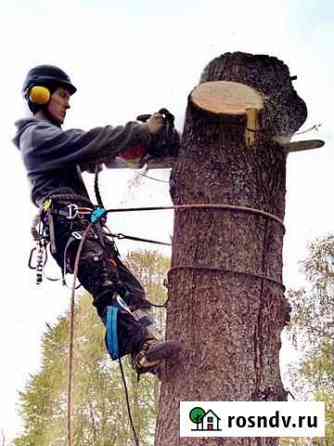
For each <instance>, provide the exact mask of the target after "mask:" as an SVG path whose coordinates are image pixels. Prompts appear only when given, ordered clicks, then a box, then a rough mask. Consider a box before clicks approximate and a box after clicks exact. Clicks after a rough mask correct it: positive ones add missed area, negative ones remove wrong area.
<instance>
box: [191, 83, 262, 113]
mask: <svg viewBox="0 0 334 446" xmlns="http://www.w3.org/2000/svg"><path fill="white" fill-rule="evenodd" d="M191 100H192V102H193V104H194V105H196V106H197V107H199V108H201V109H203V110H206V111H209V112H211V113H215V114H222V115H234V116H238V115H244V114H246V112H247V109H248V108H255V109H257V110H262V109H263V95H261V93H259V92H258V91H256V90H255V89H254V88H252V87H248V86H247V85H244V84H241V83H239V82H230V81H210V82H203V83H202V84H200V85H198V86H197V87H196V88H195V89H194V90H193V91H192V93H191Z"/></svg>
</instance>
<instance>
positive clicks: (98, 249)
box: [53, 204, 152, 356]
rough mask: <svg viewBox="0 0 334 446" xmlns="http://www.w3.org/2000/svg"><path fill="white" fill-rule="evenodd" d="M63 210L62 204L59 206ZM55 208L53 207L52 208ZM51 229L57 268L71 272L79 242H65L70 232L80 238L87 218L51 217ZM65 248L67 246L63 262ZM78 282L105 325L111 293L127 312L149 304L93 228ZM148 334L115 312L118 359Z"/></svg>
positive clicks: (109, 244)
mask: <svg viewBox="0 0 334 446" xmlns="http://www.w3.org/2000/svg"><path fill="white" fill-rule="evenodd" d="M61 207H62V208H63V209H64V208H65V205H63V204H62V206H61ZM55 208H56V209H57V207H56V206H55ZM53 221H54V230H55V241H56V254H55V255H54V256H53V257H54V258H55V260H56V261H57V263H58V265H59V266H60V268H62V269H63V268H64V260H65V264H66V270H67V272H73V268H74V261H75V256H76V253H77V250H78V247H79V243H80V240H75V241H73V242H72V243H70V244H69V245H68V240H69V239H70V237H71V236H72V233H73V232H74V231H76V232H79V233H80V234H81V235H82V234H83V231H84V230H85V228H86V227H87V226H88V223H89V222H88V218H81V217H76V218H75V219H74V220H68V219H67V218H66V217H62V216H58V215H54V216H53ZM66 245H68V248H67V253H66V258H65V259H64V254H65V249H66ZM78 279H79V281H80V283H81V285H82V286H83V287H84V288H85V289H86V290H87V291H88V292H89V293H90V294H91V295H92V296H93V305H94V306H95V307H96V309H97V312H98V314H99V316H100V318H101V319H102V321H103V323H104V324H105V323H106V309H107V306H109V305H111V304H112V303H113V299H114V298H115V294H116V293H117V294H119V295H120V296H121V297H122V298H123V300H124V301H125V302H126V303H127V304H128V306H129V307H130V309H131V310H137V309H139V308H141V309H143V310H146V309H149V308H150V304H149V303H148V302H147V300H146V299H145V291H144V289H143V287H142V286H141V284H140V282H139V281H138V280H137V279H136V277H135V276H134V275H133V274H132V273H131V272H130V271H129V270H128V269H127V268H126V266H125V265H124V264H123V263H122V262H121V260H120V258H119V254H118V251H117V248H116V247H115V244H114V242H113V240H112V239H110V237H107V236H106V235H105V234H104V235H103V243H101V241H100V239H99V237H98V236H97V233H96V228H94V226H93V229H92V231H91V232H90V234H89V235H88V237H87V239H86V241H85V243H84V245H83V249H82V251H81V255H80V261H79V269H78ZM149 337H152V336H149V335H148V332H147V330H146V329H145V327H144V326H143V325H142V324H141V323H140V322H138V321H136V320H135V319H134V318H133V317H132V316H131V315H130V314H129V313H128V312H126V311H124V310H119V317H118V338H119V350H120V354H121V356H123V355H125V354H127V353H136V352H138V351H140V350H141V348H142V346H143V343H144V341H145V339H147V338H149Z"/></svg>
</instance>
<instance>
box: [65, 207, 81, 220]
mask: <svg viewBox="0 0 334 446" xmlns="http://www.w3.org/2000/svg"><path fill="white" fill-rule="evenodd" d="M66 207H67V209H68V215H67V216H66V218H67V220H74V219H75V218H77V216H78V215H79V208H78V206H77V205H76V204H74V203H71V204H68V205H67V206H66Z"/></svg>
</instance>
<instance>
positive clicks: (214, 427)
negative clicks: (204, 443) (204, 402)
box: [189, 407, 221, 432]
mask: <svg viewBox="0 0 334 446" xmlns="http://www.w3.org/2000/svg"><path fill="white" fill-rule="evenodd" d="M189 418H190V420H191V421H192V422H193V423H194V424H196V427H195V428H193V429H191V430H192V431H201V432H207V431H210V432H214V431H221V428H220V426H219V423H220V421H221V418H219V417H218V415H217V414H215V413H214V411H213V410H211V409H210V410H208V411H207V412H206V411H205V410H204V409H203V408H202V407H194V408H193V409H191V411H190V412H189Z"/></svg>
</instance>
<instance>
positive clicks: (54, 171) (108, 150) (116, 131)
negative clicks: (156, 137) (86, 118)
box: [13, 118, 151, 206]
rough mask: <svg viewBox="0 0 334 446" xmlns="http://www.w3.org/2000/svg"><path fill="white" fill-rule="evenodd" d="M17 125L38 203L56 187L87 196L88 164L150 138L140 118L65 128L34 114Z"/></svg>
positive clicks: (56, 188) (140, 143)
mask: <svg viewBox="0 0 334 446" xmlns="http://www.w3.org/2000/svg"><path fill="white" fill-rule="evenodd" d="M15 125H16V127H17V133H16V136H15V138H14V140H13V141H14V143H15V145H16V146H17V147H18V149H19V150H20V151H21V155H22V158H23V162H24V165H25V167H26V170H27V174H28V178H29V180H30V183H31V198H32V201H33V202H34V203H35V204H36V205H37V206H39V205H40V204H41V203H42V202H43V200H44V199H45V198H46V197H47V196H48V195H50V194H53V193H55V192H56V191H57V190H65V189H66V190H67V189H68V191H69V192H72V193H75V194H79V195H84V196H88V193H87V190H86V187H85V185H84V182H83V180H82V177H81V173H80V170H82V169H83V168H84V166H85V165H86V166H87V165H88V164H89V163H96V162H98V161H102V160H105V159H108V160H110V159H112V158H113V157H116V156H117V155H118V154H119V153H121V152H124V151H126V150H127V149H129V148H131V147H134V146H136V145H144V146H148V145H149V143H150V141H151V135H150V133H149V131H148V130H147V128H146V127H145V126H143V125H142V124H140V123H138V122H128V123H127V124H126V125H125V126H117V127H111V126H106V127H96V128H93V129H91V130H89V131H87V132H85V131H83V130H79V129H70V130H65V131H64V130H62V129H61V128H59V127H57V126H56V125H54V124H52V123H51V122H49V121H47V120H40V119H34V118H30V119H21V120H19V121H17V122H16V123H15Z"/></svg>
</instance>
